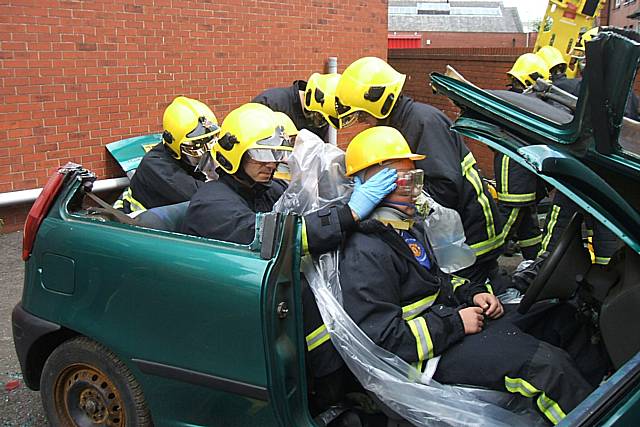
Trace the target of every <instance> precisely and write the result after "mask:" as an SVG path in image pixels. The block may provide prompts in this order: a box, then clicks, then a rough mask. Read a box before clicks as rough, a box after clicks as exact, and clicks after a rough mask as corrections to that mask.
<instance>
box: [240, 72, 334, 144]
mask: <svg viewBox="0 0 640 427" xmlns="http://www.w3.org/2000/svg"><path fill="white" fill-rule="evenodd" d="M339 78H340V74H336V73H332V74H319V73H313V74H312V75H311V76H310V77H309V81H307V82H305V81H304V80H296V81H295V82H293V85H292V86H289V87H279V88H272V89H267V90H265V91H264V92H262V93H261V94H260V95H258V96H256V97H255V98H254V99H253V101H251V102H255V103H259V104H263V105H266V106H267V107H269V108H271V109H272V110H273V111H280V112H283V113H285V114H286V115H287V116H289V117H290V118H291V120H293V123H294V125H295V126H296V128H297V129H298V130H301V129H307V130H309V131H311V132H313V133H315V134H316V135H318V136H319V137H320V138H322V140H324V141H325V142H326V141H327V133H328V129H329V128H328V125H329V124H331V125H333V126H336V120H337V119H336V117H335V116H334V115H335V103H334V98H333V96H334V93H335V87H336V85H337V82H338V79H339ZM332 112H333V113H332ZM332 117H333V118H332Z"/></svg>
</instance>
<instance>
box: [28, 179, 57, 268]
mask: <svg viewBox="0 0 640 427" xmlns="http://www.w3.org/2000/svg"><path fill="white" fill-rule="evenodd" d="M64 177H65V175H64V174H63V173H61V172H60V171H58V172H56V173H55V174H54V175H53V176H52V177H51V178H49V181H48V182H47V185H45V186H44V188H43V189H42V192H41V193H40V195H39V196H38V198H37V199H36V201H35V203H34V204H33V206H32V207H31V210H29V215H28V216H27V220H26V221H25V223H24V236H23V238H22V259H23V260H24V261H26V260H27V259H29V255H31V249H32V248H33V242H34V241H35V239H36V234H37V233H38V228H40V224H42V221H43V220H44V218H45V217H46V216H47V214H48V213H49V209H51V205H52V204H53V201H54V200H55V199H56V196H57V195H58V193H59V192H60V189H61V188H62V182H63V180H64Z"/></svg>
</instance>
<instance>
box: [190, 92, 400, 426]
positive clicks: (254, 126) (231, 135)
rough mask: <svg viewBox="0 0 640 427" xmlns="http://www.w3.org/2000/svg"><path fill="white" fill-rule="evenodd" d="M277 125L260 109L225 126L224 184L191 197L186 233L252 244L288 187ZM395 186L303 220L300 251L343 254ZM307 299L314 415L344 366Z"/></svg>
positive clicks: (363, 192)
mask: <svg viewBox="0 0 640 427" xmlns="http://www.w3.org/2000/svg"><path fill="white" fill-rule="evenodd" d="M279 120H280V119H278V118H277V117H276V116H275V115H274V114H273V111H272V110H270V109H269V108H268V107H266V106H264V105H261V104H255V103H250V104H245V105H243V106H241V107H239V108H237V109H235V110H233V111H231V112H230V113H229V115H228V116H227V117H226V118H225V119H224V121H223V123H222V127H221V135H222V136H221V137H220V139H219V141H218V142H217V143H216V144H215V145H214V146H213V147H212V153H213V156H214V157H215V158H216V160H217V162H218V164H219V165H220V166H219V168H218V174H219V178H218V180H216V181H209V182H207V183H205V184H204V185H203V186H202V187H201V188H200V189H199V190H198V192H197V193H196V194H195V195H194V196H193V198H192V199H191V202H190V204H189V208H188V210H187V213H186V216H185V219H184V222H183V232H185V233H187V234H193V235H196V236H203V237H208V238H213V239H218V240H223V241H227V242H235V243H242V244H249V243H250V242H251V241H252V240H253V239H254V234H255V223H256V215H257V214H258V213H260V212H270V211H271V209H272V208H273V205H274V203H275V202H276V200H278V198H279V197H280V195H281V194H282V193H283V192H284V190H285V188H286V187H287V184H286V182H285V181H282V180H279V179H273V178H272V176H273V174H274V172H275V170H276V167H277V165H278V163H280V162H282V161H284V160H285V159H286V157H287V155H288V153H289V152H290V150H291V147H289V146H288V145H289V143H288V141H287V138H286V136H285V135H284V133H283V130H284V129H283V128H282V127H281V126H280V121H279ZM247 124H249V125H247ZM395 180H396V174H395V171H393V170H386V171H382V172H381V173H380V174H378V175H376V177H374V178H372V179H371V184H369V183H367V184H366V185H365V184H362V185H358V186H357V188H356V189H354V190H353V193H352V194H351V196H350V200H349V202H348V204H347V205H344V206H333V207H330V208H323V209H321V210H319V211H317V212H315V213H311V214H308V215H306V216H305V217H304V222H303V224H304V227H305V228H304V232H303V250H305V251H308V252H310V253H311V254H313V255H319V254H322V253H324V252H327V251H329V250H333V249H335V248H336V247H338V245H339V244H340V243H341V242H342V240H343V239H344V238H345V236H346V234H347V233H348V232H350V230H352V229H353V228H354V227H355V220H356V219H358V220H359V219H360V218H365V217H366V216H368V214H369V213H370V212H371V210H372V209H373V208H374V207H375V205H377V204H378V202H379V201H380V200H381V199H382V198H383V197H384V196H385V195H386V194H388V193H389V192H390V191H392V190H393V188H395ZM305 237H306V238H305ZM302 297H303V316H304V326H305V331H306V332H305V334H306V335H313V334H314V331H316V332H315V335H314V336H315V338H316V339H315V340H313V342H312V343H309V344H308V346H309V347H310V348H312V349H318V351H317V352H315V353H314V354H313V355H309V360H308V362H309V365H310V370H309V372H310V378H309V381H310V385H311V386H310V393H311V395H312V396H311V398H310V403H311V406H312V408H311V409H312V411H313V413H314V414H316V413H319V412H321V411H322V410H323V409H325V408H326V407H327V406H329V405H331V404H333V403H336V402H337V401H338V400H340V398H341V396H342V395H343V388H342V386H341V384H342V381H343V380H344V377H345V376H344V375H343V371H344V362H343V361H342V359H341V358H340V356H339V355H338V354H337V353H336V351H335V349H334V348H333V346H332V344H331V341H330V340H329V339H328V338H329V337H328V335H324V334H322V332H323V328H322V318H321V317H320V313H319V311H318V308H317V306H316V305H315V299H314V297H313V294H312V293H311V291H310V289H309V288H308V287H304V288H303V292H302ZM324 332H325V333H326V329H324Z"/></svg>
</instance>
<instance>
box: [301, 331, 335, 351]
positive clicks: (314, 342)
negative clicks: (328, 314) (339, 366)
mask: <svg viewBox="0 0 640 427" xmlns="http://www.w3.org/2000/svg"><path fill="white" fill-rule="evenodd" d="M329 338H330V336H329V331H327V327H326V326H325V325H322V326H320V327H319V328H318V329H316V330H315V331H313V332H311V333H310V334H309V335H307V337H306V340H307V351H311V350H313V349H315V348H318V347H319V346H321V345H322V344H324V343H325V342H327V341H328V340H329Z"/></svg>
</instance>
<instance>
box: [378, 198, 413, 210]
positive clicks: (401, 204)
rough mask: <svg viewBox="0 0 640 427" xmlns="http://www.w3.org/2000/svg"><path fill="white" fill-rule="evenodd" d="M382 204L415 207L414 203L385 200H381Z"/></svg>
mask: <svg viewBox="0 0 640 427" xmlns="http://www.w3.org/2000/svg"><path fill="white" fill-rule="evenodd" d="M382 203H383V204H384V205H395V206H407V207H410V208H413V209H417V207H416V204H415V203H405V202H390V201H387V200H385V201H384V202H382Z"/></svg>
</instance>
